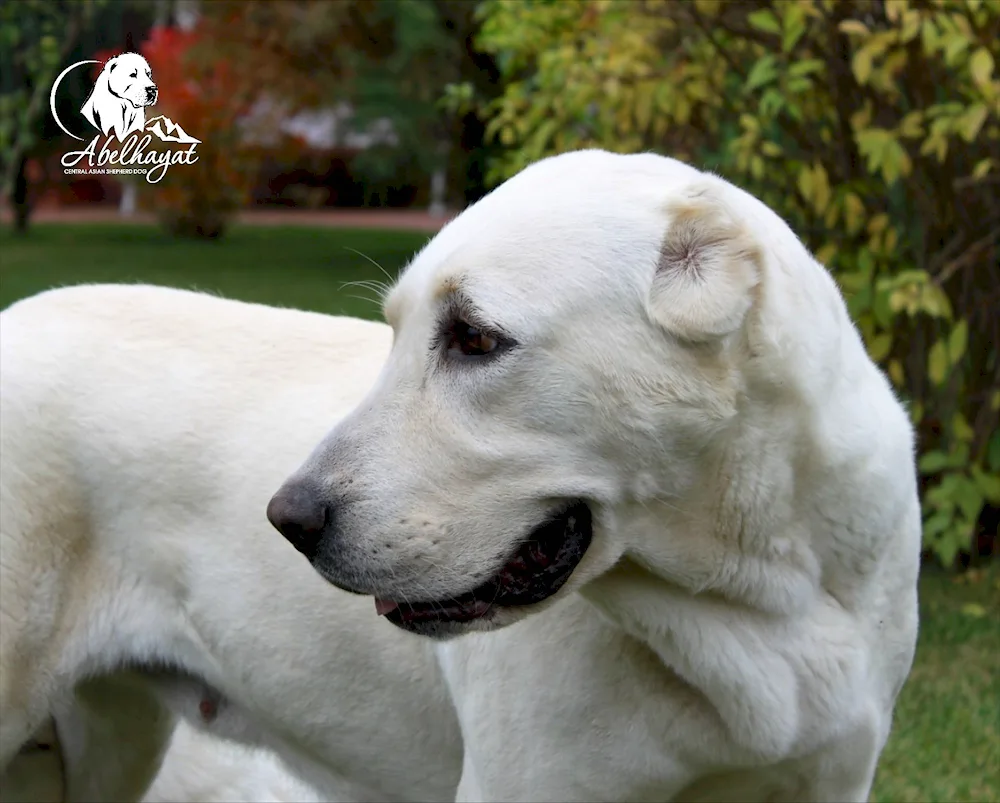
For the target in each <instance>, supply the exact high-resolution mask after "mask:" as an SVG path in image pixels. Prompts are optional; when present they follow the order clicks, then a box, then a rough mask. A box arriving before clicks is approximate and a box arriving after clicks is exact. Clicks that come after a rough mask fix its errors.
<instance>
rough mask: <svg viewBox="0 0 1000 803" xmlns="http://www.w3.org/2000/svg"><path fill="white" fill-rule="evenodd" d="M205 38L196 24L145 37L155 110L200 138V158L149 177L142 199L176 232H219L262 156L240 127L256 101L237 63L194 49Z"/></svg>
mask: <svg viewBox="0 0 1000 803" xmlns="http://www.w3.org/2000/svg"><path fill="white" fill-rule="evenodd" d="M200 39H201V36H200V34H199V32H198V30H197V29H196V30H194V31H181V30H178V29H176V28H165V27H157V28H154V29H153V30H152V32H151V34H150V37H149V39H147V40H146V41H145V42H144V43H143V44H142V47H141V52H142V55H143V56H145V57H146V59H147V61H149V64H150V67H152V70H153V77H154V79H155V80H156V83H157V85H158V86H159V88H160V95H159V100H158V102H157V105H156V107H155V110H156V114H157V115H166V116H167V117H169V118H170V119H171V120H173V121H174V122H176V123H179V124H180V125H181V126H182V127H183V128H184V130H185V131H187V132H188V133H189V134H190V135H191V136H194V137H196V138H198V139H200V140H201V143H200V144H199V145H198V147H197V153H198V161H197V162H195V163H194V164H192V165H178V166H175V167H171V168H170V169H169V170H168V171H167V173H166V175H165V176H164V177H163V178H162V179H161V180H160V181H159V182H157V183H156V184H152V185H148V184H146V183H145V182H143V203H144V205H146V206H149V207H150V208H152V209H153V210H154V211H155V212H156V214H157V216H158V217H159V218H160V220H161V221H162V222H163V223H164V225H165V226H166V227H167V229H168V230H169V231H171V232H172V233H174V234H176V235H180V236H190V237H207V238H214V237H218V236H219V235H220V234H222V232H223V230H224V228H225V226H226V223H227V222H228V220H229V218H230V216H231V215H232V214H233V213H234V212H236V211H237V210H238V209H240V208H241V207H242V206H244V204H245V203H246V202H247V200H248V199H249V195H250V190H251V187H252V183H253V180H254V178H255V176H256V171H257V169H258V166H259V158H258V154H257V153H256V152H255V149H254V148H253V147H252V146H250V145H249V144H248V143H247V141H246V137H245V136H244V132H243V129H242V128H241V126H240V121H241V119H242V118H243V117H244V116H245V115H246V113H247V112H248V110H249V108H250V102H249V98H248V96H247V95H246V94H245V93H244V92H241V91H239V90H240V88H241V87H242V84H241V83H240V82H239V80H238V78H237V76H236V74H235V70H236V69H238V65H236V66H234V65H231V64H229V63H227V62H226V61H224V60H223V59H220V58H213V57H212V56H211V55H210V54H208V55H206V54H205V52H204V50H203V49H198V50H196V47H197V46H198V45H199V44H200Z"/></svg>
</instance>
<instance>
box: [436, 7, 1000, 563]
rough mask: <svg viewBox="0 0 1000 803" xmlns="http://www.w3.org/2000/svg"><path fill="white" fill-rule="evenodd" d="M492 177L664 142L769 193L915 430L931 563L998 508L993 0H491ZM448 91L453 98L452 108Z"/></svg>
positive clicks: (965, 543)
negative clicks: (558, 159) (586, 152)
mask: <svg viewBox="0 0 1000 803" xmlns="http://www.w3.org/2000/svg"><path fill="white" fill-rule="evenodd" d="M480 13H481V20H482V29H481V34H480V37H479V41H478V46H479V47H480V48H481V49H483V50H485V51H486V52H488V53H490V54H492V55H493V56H494V57H495V59H496V61H497V64H498V66H499V68H500V70H501V73H502V76H503V80H504V82H505V87H504V92H503V95H502V96H501V97H500V98H499V99H498V100H496V101H494V102H493V103H491V104H487V105H485V106H484V107H483V109H482V113H483V114H484V115H485V116H486V117H488V118H489V120H490V122H489V131H490V132H491V134H492V135H493V136H495V137H496V138H498V139H499V141H500V142H501V143H503V144H504V145H506V146H507V147H508V150H507V151H506V153H505V154H504V156H503V157H502V158H501V159H499V160H498V161H497V162H495V163H494V168H493V173H492V178H493V180H494V181H496V180H498V179H501V178H503V177H506V176H508V175H510V174H512V173H514V172H516V171H517V170H518V169H520V168H521V167H523V166H524V165H526V164H528V163H530V162H531V161H534V160H536V159H538V158H540V157H542V156H546V155H550V154H552V153H558V152H562V151H566V150H571V149H574V148H580V147H595V146H599V147H604V148H607V149H609V150H614V151H620V152H634V151H639V150H649V149H653V150H660V151H662V152H665V153H667V154H669V155H673V156H678V157H679V158H682V159H688V160H693V161H696V162H697V163H699V164H700V165H702V166H707V167H709V168H711V169H714V170H716V171H718V172H720V173H722V174H723V175H725V176H727V177H728V178H730V179H732V180H733V181H734V182H736V183H737V184H740V185H741V186H743V187H745V188H746V189H747V190H749V191H750V192H752V193H754V194H755V195H757V196H758V197H759V198H761V199H762V200H764V201H765V202H766V203H768V204H769V205H770V206H772V207H773V208H774V209H775V210H776V211H778V212H779V213H780V214H781V215H782V216H783V217H784V218H785V219H786V220H787V221H788V222H789V224H790V225H791V226H792V228H793V229H795V230H796V231H797V232H798V233H800V234H801V235H802V236H803V239H804V240H805V241H806V243H807V244H808V245H809V246H810V247H811V248H812V250H813V251H814V252H815V253H816V254H817V256H818V258H819V259H820V261H822V262H824V263H825V264H826V265H828V266H829V267H830V268H831V270H832V271H833V273H834V275H835V276H836V278H837V280H838V281H839V283H840V286H841V288H842V289H843V291H844V294H845V296H846V298H847V303H848V307H849V309H850V312H851V314H852V315H853V317H854V320H855V321H856V323H857V325H858V328H859V329H860V331H861V333H862V334H863V336H864V339H865V342H866V343H867V346H868V349H869V352H870V354H871V356H872V358H873V359H875V360H876V361H877V362H879V363H880V364H881V365H882V366H883V368H884V369H885V370H886V372H887V373H888V375H889V376H890V377H891V379H892V381H893V383H894V384H895V386H896V388H897V389H898V391H899V393H900V394H901V395H902V396H903V397H904V398H905V399H906V400H907V402H908V406H909V409H910V411H911V414H912V418H913V420H914V422H915V423H916V424H917V428H918V433H919V437H920V444H919V446H920V452H921V454H920V458H919V468H920V471H921V473H922V475H923V476H924V483H925V486H926V487H925V493H924V496H923V506H924V514H925V519H924V539H925V544H926V546H927V547H928V548H929V549H931V550H932V551H933V552H934V553H935V554H936V555H937V556H938V557H939V558H940V560H941V561H942V562H943V563H944V564H946V565H952V564H953V563H954V561H955V558H956V555H957V553H958V552H959V550H960V549H968V548H969V545H970V543H972V542H973V539H974V536H975V531H976V527H977V521H978V520H979V518H980V516H981V514H982V511H983V510H984V507H985V506H986V505H987V504H992V505H998V504H1000V432H998V428H997V422H998V410H1000V391H998V390H997V388H998V387H1000V361H998V357H997V347H996V344H997V343H998V342H1000V312H998V310H1000V271H998V269H997V246H998V240H1000V192H998V190H997V184H998V182H1000V158H998V155H997V154H998V153H1000V119H998V116H1000V81H998V77H997V70H996V61H997V58H998V55H997V48H998V44H997V43H998V42H1000V0H949V2H942V1H941V0H929V1H928V2H922V3H918V2H911V1H910V0H757V1H756V2H747V3H730V2H721V0H694V2H683V3H679V2H673V0H642V1H634V0H580V2H577V3H545V2H504V1H503V0H487V2H485V3H484V4H483V5H482V7H481V10H480ZM468 92H469V90H468V88H467V87H452V88H451V91H450V95H451V96H452V97H464V96H467V95H468Z"/></svg>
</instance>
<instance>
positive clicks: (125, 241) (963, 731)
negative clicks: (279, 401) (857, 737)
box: [0, 225, 1000, 803]
mask: <svg viewBox="0 0 1000 803" xmlns="http://www.w3.org/2000/svg"><path fill="white" fill-rule="evenodd" d="M426 239H427V236H426V235H423V234H412V233H400V232H383V231H352V230H340V229H308V228H292V227H288V228H235V229H233V231H232V232H230V233H229V234H228V235H227V237H226V238H225V239H223V240H221V241H219V242H209V243H197V242H178V241H175V240H171V239H169V238H168V237H166V236H165V235H162V234H160V233H159V232H158V231H157V230H156V229H154V228H151V227H144V226H132V225H81V226H69V225H58V226H57V225H40V226H37V227H35V228H34V229H33V230H32V232H31V233H30V234H29V236H28V237H27V238H21V239H18V238H14V237H13V236H12V235H11V234H10V233H9V231H8V230H7V229H4V230H3V232H2V233H0V307H5V306H7V305H8V304H10V303H12V302H14V301H16V300H17V299H19V298H23V297H24V296H27V295H31V294H33V293H36V292H39V291H41V290H44V289H46V288H48V287H52V286H56V285H65V284H74V283H78V282H85V281H89V282H94V281H102V282H126V281H127V282H132V281H143V282H152V283H154V284H167V285H172V286H175V287H187V288H197V289H203V290H212V291H215V292H219V293H221V294H223V295H226V296H229V297H231V298H239V299H244V300H247V301H260V302H264V303H270V304H280V305H284V306H290V307H300V308H303V309H312V310H318V311H321V312H328V313H334V314H351V315H361V316H366V317H377V316H378V315H379V310H378V307H377V306H376V304H374V303H373V302H371V301H368V300H361V299H358V298H352V296H369V297H371V296H372V293H371V292H369V291H367V290H364V289H360V288H356V287H348V288H344V287H343V285H344V283H345V282H348V281H357V280H371V279H376V280H384V279H385V276H384V275H383V274H382V272H381V271H380V270H379V269H378V268H376V267H375V266H374V265H373V264H372V263H371V262H370V261H369V260H368V259H366V258H365V257H363V256H360V255H359V254H358V253H356V252H357V251H360V252H362V253H363V254H364V255H365V256H366V257H368V258H370V259H371V260H375V261H376V262H379V263H380V264H381V265H382V266H383V267H384V268H385V269H386V270H387V271H388V272H389V273H390V274H395V273H396V272H397V271H398V270H399V268H401V267H402V266H403V265H404V264H405V263H406V262H407V261H408V260H409V258H410V257H411V256H412V255H413V254H414V252H415V251H416V250H417V249H419V247H420V246H421V245H422V244H423V243H424V242H425V241H426ZM0 370H2V366H0ZM971 577H972V578H973V579H974V580H975V582H956V581H955V580H954V579H953V578H952V577H950V576H947V575H944V574H942V573H937V572H930V571H928V572H925V574H924V577H923V578H922V579H921V633H920V643H919V646H918V648H917V657H916V662H915V665H914V668H913V673H912V675H911V677H910V679H909V681H908V682H907V684H906V686H905V687H904V689H903V693H902V696H901V698H900V701H899V705H898V707H897V709H896V721H895V726H894V728H893V733H892V736H891V738H890V740H889V744H888V746H887V747H886V750H885V753H884V754H883V757H882V762H881V764H880V767H879V773H878V777H877V779H876V783H875V790H874V792H873V794H872V800H873V801H877V802H878V803H904V802H907V801H913V803H924V802H925V801H941V802H942V803H950V802H951V801H984V802H986V801H990V802H992V801H1000V567H998V566H995V567H994V568H993V569H992V570H990V571H988V572H985V573H980V574H975V573H974V574H973V575H971ZM965 579H966V580H967V579H968V577H966V578H965Z"/></svg>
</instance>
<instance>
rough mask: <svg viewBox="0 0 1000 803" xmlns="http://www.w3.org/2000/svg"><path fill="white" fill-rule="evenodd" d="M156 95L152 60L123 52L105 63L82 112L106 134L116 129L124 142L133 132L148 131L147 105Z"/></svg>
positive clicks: (153, 100) (151, 102)
mask: <svg viewBox="0 0 1000 803" xmlns="http://www.w3.org/2000/svg"><path fill="white" fill-rule="evenodd" d="M156 98H157V89H156V84H155V83H154V82H153V71H152V70H151V69H150V67H149V62H147V61H146V59H144V58H143V57H142V56H140V55H139V54H138V53H122V54H121V55H120V56H115V57H114V58H112V59H109V60H108V61H107V63H106V64H105V65H104V69H103V70H101V74H100V75H99V76H97V82H96V83H95V84H94V89H93V91H92V92H91V93H90V97H89V98H87V102H86V103H84V104H83V108H82V109H80V112H81V114H83V116H84V117H85V118H87V120H89V121H90V123H91V125H93V126H94V128H96V129H97V130H98V131H100V132H101V133H102V134H104V135H105V136H108V135H110V133H111V131H114V132H115V136H116V137H118V140H119V142H124V141H125V137H127V136H128V135H129V134H131V133H132V132H133V131H143V130H145V128H146V107H147V106H152V105H153V104H154V103H156Z"/></svg>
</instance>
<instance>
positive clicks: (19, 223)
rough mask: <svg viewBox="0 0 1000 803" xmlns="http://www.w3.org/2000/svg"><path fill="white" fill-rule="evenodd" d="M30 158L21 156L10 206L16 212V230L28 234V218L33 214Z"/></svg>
mask: <svg viewBox="0 0 1000 803" xmlns="http://www.w3.org/2000/svg"><path fill="white" fill-rule="evenodd" d="M27 167H28V158H27V157H26V156H22V157H21V161H20V164H18V166H17V176H16V177H15V178H14V191H13V192H12V193H11V195H10V206H11V210H12V211H13V213H14V231H15V232H17V233H18V234H26V233H27V231H28V218H29V217H30V216H31V206H30V205H29V204H28V175H27Z"/></svg>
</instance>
